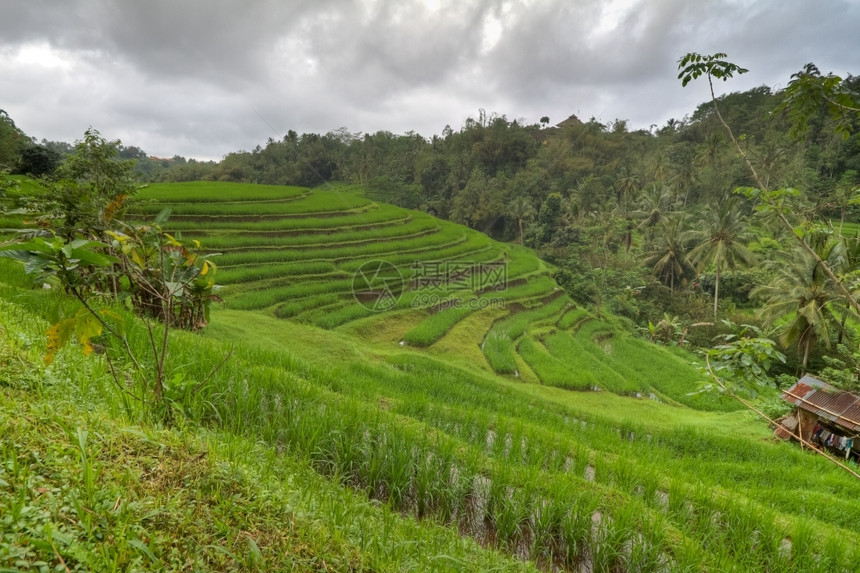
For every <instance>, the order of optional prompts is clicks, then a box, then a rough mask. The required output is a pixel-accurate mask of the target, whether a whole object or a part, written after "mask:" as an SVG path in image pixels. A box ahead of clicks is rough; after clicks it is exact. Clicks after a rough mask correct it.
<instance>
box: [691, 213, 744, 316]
mask: <svg viewBox="0 0 860 573" xmlns="http://www.w3.org/2000/svg"><path fill="white" fill-rule="evenodd" d="M695 226H696V228H694V229H691V230H689V231H687V232H686V233H684V235H683V238H684V240H685V241H688V242H689V243H692V244H693V245H695V246H694V247H693V248H692V249H691V250H690V252H689V257H690V261H691V262H692V263H693V264H694V265H696V268H697V269H698V270H699V272H702V271H704V270H706V269H708V268H710V267H711V266H713V267H714V269H715V271H716V280H715V282H714V320H717V308H718V305H719V300H720V274H721V273H722V271H723V269H724V268H730V269H734V268H736V267H738V266H740V265H749V264H751V263H752V262H753V260H754V259H755V257H754V256H753V254H752V253H751V252H750V251H749V250H747V248H746V246H745V245H744V243H746V242H747V241H748V239H749V233H748V231H747V226H746V217H745V216H744V214H743V212H742V211H741V209H740V204H739V203H738V201H737V200H736V199H735V198H730V199H728V200H725V201H721V202H720V203H718V204H717V205H711V206H710V207H709V208H708V209H706V210H705V213H704V216H703V217H702V219H701V220H700V221H698V222H697V223H695Z"/></svg>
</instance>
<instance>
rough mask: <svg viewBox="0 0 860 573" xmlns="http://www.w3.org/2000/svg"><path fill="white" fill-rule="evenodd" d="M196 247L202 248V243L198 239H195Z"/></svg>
mask: <svg viewBox="0 0 860 573" xmlns="http://www.w3.org/2000/svg"><path fill="white" fill-rule="evenodd" d="M194 247H195V248H198V249H199V248H200V241H198V240H197V239H194Z"/></svg>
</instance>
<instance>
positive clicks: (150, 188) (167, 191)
mask: <svg viewBox="0 0 860 573" xmlns="http://www.w3.org/2000/svg"><path fill="white" fill-rule="evenodd" d="M306 193H308V190H307V189H305V188H303V187H287V186H284V185H257V184H253V183H228V182H220V181H189V182H187V183H152V184H150V185H147V186H146V187H144V188H143V189H141V190H140V191H138V193H137V195H135V199H136V200H138V201H158V202H164V203H179V202H185V203H228V202H233V201H272V200H282V199H294V198H296V197H301V196H302V195H304V194H306ZM157 212H158V211H156V213H157Z"/></svg>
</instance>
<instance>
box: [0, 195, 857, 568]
mask: <svg viewBox="0 0 860 573" xmlns="http://www.w3.org/2000/svg"><path fill="white" fill-rule="evenodd" d="M201 185H203V184H201ZM224 185H226V184H219V185H218V189H219V191H218V192H219V193H223V196H224V197H225V198H227V197H229V198H230V201H229V202H227V201H224V202H223V203H222V204H219V205H218V207H217V209H220V210H222V211H223V212H224V215H223V216H224V217H231V216H232V215H231V211H230V205H234V204H235V205H239V204H242V203H243V198H242V197H243V194H244V196H247V197H248V198H249V199H248V202H247V204H246V205H245V206H244V207H242V209H245V211H243V214H242V215H241V216H238V215H237V216H236V220H230V221H228V220H219V221H217V222H213V221H211V220H209V219H207V218H205V217H200V218H199V219H200V220H199V221H197V222H194V221H193V220H192V219H193V218H194V217H195V216H197V215H198V214H199V215H202V214H204V213H206V209H205V208H202V209H201V210H199V211H198V210H196V207H194V206H196V205H197V204H200V205H204V204H206V203H212V201H207V199H206V198H205V193H203V192H202V191H200V189H202V187H199V186H198V187H196V188H195V189H193V192H192V193H189V194H188V195H183V194H182V192H181V190H182V186H181V185H178V186H177V185H174V186H172V187H170V189H161V188H159V186H155V185H153V186H152V187H151V188H150V189H148V190H147V193H149V194H150V198H152V199H158V198H163V199H168V198H169V199H170V200H171V201H173V202H174V203H182V204H183V209H184V211H183V216H184V217H185V219H184V220H177V221H175V222H174V221H169V222H168V224H167V228H168V230H175V231H182V233H183V234H184V235H185V238H199V239H200V240H201V241H202V242H203V244H204V246H206V247H207V248H211V249H212V250H213V251H223V252H224V253H225V254H224V255H223V256H222V257H221V263H222V264H221V265H220V266H219V270H218V278H219V282H220V283H222V284H224V285H225V289H224V291H223V293H224V299H225V303H224V305H223V308H217V309H214V310H213V320H212V322H211V324H210V325H209V326H208V327H207V328H206V329H205V330H204V333H203V335H202V336H195V335H191V334H188V333H184V332H175V333H173V338H172V339H171V359H172V361H171V363H172V364H173V366H172V368H173V369H174V371H173V372H171V373H170V375H171V376H176V377H181V379H185V380H192V381H203V382H204V383H202V384H201V385H200V386H198V387H197V388H198V390H197V391H195V392H194V393H192V394H189V395H186V396H182V397H181V398H177V399H176V400H177V403H178V404H179V406H178V407H181V408H182V412H183V415H184V416H185V418H184V419H185V420H186V422H184V423H185V424H187V427H188V428H189V429H193V428H197V430H189V431H201V432H205V433H206V435H209V436H213V435H217V436H219V437H218V439H219V440H226V439H227V438H226V437H227V436H229V439H230V440H235V441H236V443H237V444H242V446H241V448H240V447H239V446H238V445H237V446H232V447H235V452H242V453H241V454H239V453H235V454H234V455H233V456H232V457H231V461H230V462H229V463H230V464H231V467H246V466H243V465H242V464H241V463H240V461H241V458H242V456H244V458H245V459H246V460H251V459H252V458H253V457H249V456H248V455H247V453H246V452H249V451H251V449H252V448H253V449H254V452H255V456H254V457H256V456H260V457H261V458H264V459H266V460H267V461H266V467H268V468H277V469H282V468H289V471H290V472H294V473H295V474H296V476H297V477H296V478H295V480H291V481H290V482H289V484H286V482H284V483H282V482H281V481H277V480H275V479H274V478H273V477H272V476H271V472H272V471H273V470H272V469H269V470H268V471H269V472H270V473H269V474H268V475H269V477H268V478H267V479H268V480H269V481H267V483H272V484H273V485H272V486H271V487H272V488H273V490H274V491H277V492H281V493H279V494H278V495H285V496H286V495H287V494H286V493H284V492H286V491H292V492H293V493H291V494H290V496H291V497H290V496H287V497H288V498H289V500H288V501H286V502H285V503H289V504H290V507H293V508H295V511H296V513H297V515H298V516H299V518H301V517H303V516H308V515H320V514H322V515H324V516H325V520H326V521H325V528H324V535H323V536H322V537H321V538H320V539H321V541H319V547H318V548H317V549H316V550H318V551H325V552H331V553H333V554H336V553H337V552H339V551H342V550H341V549H339V545H338V543H335V542H334V541H331V540H339V542H340V543H343V544H348V545H349V546H350V550H351V551H352V553H350V555H351V556H353V557H354V559H355V560H356V561H357V562H361V563H362V565H366V567H363V568H365V569H372V570H390V571H395V570H397V571H400V570H414V571H420V570H441V571H461V570H472V571H482V570H491V569H492V570H535V569H540V570H545V571H547V570H560V571H586V570H587V571H605V572H614V571H752V572H774V571H794V572H798V573H799V572H805V571H813V572H818V571H820V572H822V573H823V572H828V573H830V572H834V571H840V572H849V571H855V570H856V569H857V567H856V563H858V559H860V550H858V547H860V532H858V527H857V523H860V496H858V494H860V487H858V485H857V484H856V482H855V480H854V478H852V477H851V476H849V475H847V474H846V473H844V472H841V471H840V470H838V469H836V468H835V467H834V466H832V465H831V464H828V463H827V462H826V461H825V460H823V459H820V458H819V457H815V456H813V455H811V454H809V453H807V452H801V451H800V450H798V449H797V448H795V447H794V446H792V445H790V444H787V443H782V442H774V441H772V440H771V439H769V436H770V432H769V430H768V429H767V427H766V426H764V425H763V424H761V423H759V422H758V421H756V420H755V419H754V418H752V417H751V416H750V415H749V414H748V413H747V412H746V411H744V410H741V409H739V406H738V405H736V404H735V403H733V402H731V401H728V400H727V399H723V398H720V397H717V396H713V395H711V394H701V393H696V390H697V389H698V386H699V384H700V383H701V382H702V375H701V373H700V372H699V370H697V368H696V367H695V366H694V365H693V364H691V363H692V362H693V361H694V360H695V358H694V357H693V356H688V355H687V354H685V353H684V352H683V351H680V350H677V349H673V350H671V351H670V350H668V349H666V348H663V347H659V346H655V345H653V344H651V343H649V342H646V341H644V340H642V339H638V338H635V337H633V336H632V335H631V334H629V333H627V332H625V331H624V328H623V327H621V326H619V325H618V324H616V323H615V322H614V321H613V319H612V318H611V317H598V316H595V315H593V314H591V313H590V312H589V311H587V310H586V309H583V308H578V307H575V306H574V305H573V303H572V302H571V301H570V300H569V299H568V298H567V297H566V296H565V295H564V294H563V293H562V292H561V291H560V290H558V289H557V285H556V284H555V281H554V280H553V279H552V276H551V273H552V269H551V268H550V267H549V266H548V265H546V264H545V263H542V262H541V261H539V260H538V259H537V258H536V257H534V256H533V255H532V254H531V253H529V252H528V251H526V250H525V249H521V248H519V247H515V246H511V245H504V244H500V243H496V242H494V241H491V240H490V239H488V238H486V237H485V236H483V235H480V234H478V233H475V232H473V231H470V230H468V229H465V228H463V227H460V226H457V225H453V224H451V223H447V222H444V221H436V220H432V219H430V218H429V217H427V216H426V215H422V214H420V213H415V212H410V211H407V210H404V209H400V208H396V207H391V206H388V205H383V204H378V203H372V202H368V201H367V200H366V199H364V198H363V197H362V196H361V194H360V191H359V190H356V189H352V188H348V187H345V186H344V187H342V188H340V187H335V186H330V187H329V188H326V189H322V190H295V191H285V192H284V193H285V195H284V200H283V201H281V199H280V196H278V195H277V192H276V191H271V190H268V189H245V190H241V191H240V190H239V189H231V188H230V186H229V185H227V186H224ZM251 187H253V186H251ZM267 194H271V195H267ZM339 195H342V196H344V197H347V199H346V200H341V199H340V198H339ZM323 198H326V199H328V200H330V201H331V202H332V204H325V201H323ZM253 201H257V202H258V204H260V205H269V206H270V205H272V204H273V203H271V202H270V201H280V202H279V203H278V207H279V209H284V211H277V212H275V211H272V212H269V214H271V213H282V214H284V215H287V217H285V218H284V219H275V218H273V219H265V220H260V219H257V220H251V219H249V220H239V219H242V218H245V217H246V216H247V214H248V213H250V212H251V208H250V207H249V206H248V205H250V204H252V202H253ZM303 201H305V202H306V203H305V204H314V205H317V207H315V208H320V206H321V207H322V210H318V211H312V212H313V213H324V212H325V213H327V214H328V215H330V216H325V217H320V216H317V215H313V216H307V217H301V216H293V215H296V214H299V215H300V214H301V211H292V212H291V211H289V209H290V207H291V206H295V205H300V204H301V203H302V202H303ZM335 202H339V205H338V204H335ZM154 205H155V204H153V205H151V206H149V207H147V210H146V211H144V210H140V211H134V208H133V209H132V211H134V212H136V213H140V217H141V220H145V217H144V214H145V213H146V214H148V213H152V212H157V210H156V209H154ZM212 206H213V207H214V205H212ZM192 207H193V208H192ZM266 209H268V207H266ZM325 209H328V210H327V211H326V210H325ZM355 209H366V211H364V212H355ZM213 212H214V210H212V209H210V210H209V212H208V213H210V214H211V213H213ZM236 213H238V211H236ZM261 213H262V212H261ZM207 216H208V215H207ZM265 216H267V217H268V216H269V215H265ZM195 225H196V226H195ZM213 225H217V226H213ZM260 225H269V226H272V227H277V226H278V225H288V227H286V226H285V227H283V228H282V229H281V231H288V232H281V231H275V232H269V231H267V230H266V229H264V228H262V227H261V226H260ZM327 229H328V230H330V231H331V232H328V231H326V230H327ZM196 233H199V234H196ZM208 239H213V240H214V241H213V242H214V243H215V244H214V245H209V244H208ZM231 241H232V242H231ZM258 241H259V242H258ZM227 253H229V254H227ZM261 253H265V256H263V255H261ZM230 257H232V258H230ZM380 262H382V263H385V264H379V263H380ZM11 264H12V263H11V262H9V261H0V271H3V272H0V337H2V336H5V333H6V332H10V333H11V332H13V328H16V327H17V328H20V329H22V331H21V332H20V333H18V334H16V336H15V337H14V338H13V337H11V336H10V337H9V339H10V340H12V341H13V342H14V344H13V347H16V348H17V347H22V348H23V345H24V343H23V342H15V341H19V340H20V341H28V342H27V343H26V344H27V348H28V349H30V350H28V351H30V352H32V349H33V348H36V346H37V345H38V344H44V342H35V341H37V340H40V339H39V337H38V336H37V335H36V334H35V333H36V332H37V330H38V328H39V325H40V324H41V321H42V318H41V317H42V316H44V315H46V314H47V313H48V309H49V308H51V307H52V306H56V305H57V304H60V303H59V302H58V301H60V300H64V299H61V297H62V294H61V293H57V292H52V291H42V290H41V289H38V290H30V289H27V288H25V287H24V286H23V285H24V284H25V281H24V279H23V277H22V275H21V274H20V272H18V271H15V270H14V268H13V267H12V266H10V265H11ZM369 264H370V265H369ZM368 265H369V266H368ZM502 271H504V273H502ZM62 304H71V303H66V302H63V303H62ZM309 325H312V326H309ZM15 332H17V331H15ZM392 332H396V334H397V336H392ZM129 336H130V339H131V343H132V344H133V345H135V346H136V347H137V346H143V345H145V344H146V340H147V338H146V329H145V327H144V326H142V325H140V324H138V325H136V326H135V327H134V328H131V329H130V330H129ZM441 348H444V349H445V351H444V353H440V352H439V349H441ZM227 353H230V359H229V360H228V361H227V362H226V363H224V365H223V367H222V368H221V369H220V370H218V371H217V372H214V373H213V372H212V365H213V364H217V363H219V362H220V360H221V359H222V358H223V356H225V355H226V354H227ZM75 357H77V358H75ZM2 360H3V357H2V356H0V362H2ZM8 363H9V364H10V365H12V364H17V363H16V362H11V361H10V362H8ZM4 364H5V363H4ZM522 365H525V366H526V367H527V368H528V370H529V371H530V373H529V377H530V378H536V379H535V380H533V383H530V378H529V377H526V376H525V375H523V373H521V372H518V370H519V368H520V367H521V366H522ZM31 369H32V371H34V372H37V373H38V372H45V373H46V380H50V381H51V382H50V383H46V384H44V386H43V387H42V389H41V390H40V393H41V394H42V395H44V396H51V395H54V394H52V393H55V394H56V396H57V400H62V401H63V403H78V402H80V403H82V404H86V405H85V406H84V407H83V408H82V409H83V410H87V409H90V408H96V407H99V408H106V409H108V410H110V411H112V412H113V413H114V414H116V412H123V411H125V410H123V408H128V407H129V406H127V405H126V406H122V405H121V404H122V401H121V393H118V392H116V390H115V389H114V387H113V385H112V382H111V381H110V378H109V376H108V374H107V365H106V364H105V362H104V359H103V357H102V356H100V355H97V354H93V355H91V356H90V357H87V358H83V357H81V355H80V353H77V354H73V353H72V352H71V351H70V352H68V353H63V354H62V356H59V357H58V360H57V362H56V364H55V365H52V366H51V367H46V366H44V365H42V364H41V362H40V361H38V360H35V361H34V362H33V364H32V367H31ZM517 374H520V375H519V376H518V375H517ZM3 376H4V371H2V370H0V387H2V386H3V385H4V378H3ZM58 380H63V381H64V382H62V383H59V382H57V381H58ZM88 400H89V401H88ZM93 404H98V406H94V405H93ZM6 407H7V406H5V405H4V408H6ZM131 408H132V411H133V406H132V407H131ZM40 415H41V414H40ZM31 416H34V415H33V414H31ZM34 417H35V416H34ZM213 451H221V452H222V453H221V454H220V455H222V456H223V457H230V456H227V455H226V454H225V453H223V451H224V450H223V448H222V449H221V450H219V449H218V448H217V447H215V446H213ZM6 453H7V451H6V450H3V449H2V448H0V455H4V454H6ZM253 463H254V462H253V461H246V462H245V464H253ZM6 467H14V464H12V465H9V464H7V465H6V466H3V465H0V491H2V488H3V487H6V486H5V485H3V484H4V483H5V482H4V481H3V479H5V478H4V475H5V474H4V473H3V472H4V471H8V470H6V469H4V468H6ZM246 469H247V468H246ZM254 471H262V470H260V469H255V470H254ZM280 478H281V479H283V476H280ZM314 480H317V482H319V483H315V482H314ZM6 482H8V483H13V482H10V481H9V480H6ZM320 483H323V484H325V485H324V486H323V485H320ZM279 488H280V489H279ZM290 488H293V489H292V490H290ZM323 490H324V491H325V492H327V493H326V498H327V499H334V500H336V503H335V502H330V505H331V507H329V506H328V505H325V503H324V502H322V501H320V500H319V498H320V493H319V492H320V491H323ZM203 497H204V498H205V494H204V495H203ZM114 499H115V497H114V498H112V499H111V500H110V502H111V503H113V502H114V501H113V500H114ZM277 499H281V498H277ZM336 506H337V507H339V508H340V511H338V510H337V507H336ZM0 507H2V506H0ZM323 508H324V509H323ZM287 519H289V517H287ZM225 523H227V522H225ZM410 526H411V527H413V528H414V531H410V530H409V527H410ZM105 527H106V528H107V529H105V530H104V531H101V530H100V531H99V534H103V535H107V536H110V535H114V534H115V533H114V532H113V531H112V530H110V524H109V523H108V525H106V526H105ZM230 527H231V525H229V524H225V525H224V529H225V530H226V531H231V530H230V529H229V528H230ZM365 528H370V530H369V531H367V532H364V531H363V529H365ZM302 531H304V532H305V533H304V535H305V538H303V539H307V541H306V542H307V543H309V542H310V540H312V539H313V531H314V529H313V528H310V529H307V530H302ZM452 538H453V539H460V540H463V543H462V544H458V543H457V542H456V540H452ZM412 540H414V542H413V541H412ZM0 541H2V538H0ZM258 541H260V539H258ZM260 542H262V541H260ZM152 547H153V550H152V553H153V559H152V560H153V565H152V567H153V568H154V569H158V568H159V563H161V564H162V565H161V567H162V568H164V565H163V563H164V560H165V559H167V557H168V553H167V551H168V550H167V549H164V548H159V547H160V546H159V545H158V544H157V543H155V542H153V544H152ZM242 547H244V546H242ZM425 548H432V550H430V549H427V551H425ZM263 549H264V551H263V554H264V555H267V556H268V555H269V553H266V552H265V548H263ZM60 550H61V551H62V550H63V549H62V548H60ZM237 551H238V550H237ZM343 551H346V550H343ZM425 553H426V555H425ZM445 555H448V556H449V558H446V557H445ZM331 558H332V559H333V558H334V555H332V557H331ZM2 559H3V555H2V554H0V568H2V567H3V566H4V565H5V563H4V562H3V561H2ZM70 559H71V558H70ZM159 560H161V561H159ZM121 563H125V561H121Z"/></svg>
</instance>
